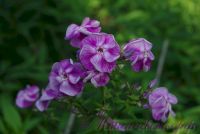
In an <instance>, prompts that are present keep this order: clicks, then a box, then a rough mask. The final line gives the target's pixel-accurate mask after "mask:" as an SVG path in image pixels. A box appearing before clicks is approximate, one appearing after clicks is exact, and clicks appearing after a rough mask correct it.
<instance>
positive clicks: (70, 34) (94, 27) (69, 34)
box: [65, 17, 101, 48]
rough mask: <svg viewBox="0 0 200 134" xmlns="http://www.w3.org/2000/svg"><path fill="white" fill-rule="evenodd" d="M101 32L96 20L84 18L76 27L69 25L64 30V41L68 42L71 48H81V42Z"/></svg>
mask: <svg viewBox="0 0 200 134" xmlns="http://www.w3.org/2000/svg"><path fill="white" fill-rule="evenodd" d="M100 31H101V27H100V22H99V21H97V20H91V19H90V18H89V17H86V18H85V19H84V20H83V22H82V24H81V25H80V26H78V25H77V24H71V25H69V27H68V28H67V30H66V35H65V39H68V40H70V44H71V45H72V46H73V47H77V48H80V47H82V42H81V41H82V40H83V39H84V38H85V37H86V36H88V35H90V34H93V33H99V32H100Z"/></svg>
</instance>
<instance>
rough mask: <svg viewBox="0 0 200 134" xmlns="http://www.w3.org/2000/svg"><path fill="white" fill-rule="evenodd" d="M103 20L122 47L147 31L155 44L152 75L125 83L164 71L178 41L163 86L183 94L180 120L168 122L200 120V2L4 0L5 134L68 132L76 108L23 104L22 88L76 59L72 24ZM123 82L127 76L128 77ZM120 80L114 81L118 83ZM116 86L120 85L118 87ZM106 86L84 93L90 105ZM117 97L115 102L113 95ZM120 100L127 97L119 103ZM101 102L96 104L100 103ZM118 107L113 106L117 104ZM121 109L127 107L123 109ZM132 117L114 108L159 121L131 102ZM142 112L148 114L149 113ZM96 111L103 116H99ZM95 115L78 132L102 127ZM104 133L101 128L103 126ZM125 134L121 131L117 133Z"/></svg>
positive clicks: (1, 111)
mask: <svg viewBox="0 0 200 134" xmlns="http://www.w3.org/2000/svg"><path fill="white" fill-rule="evenodd" d="M86 16H88V17H90V18H93V19H97V20H100V22H101V26H102V31H104V32H106V33H112V34H114V36H115V37H116V40H117V41H118V43H119V44H120V45H123V44H124V43H126V42H127V41H129V40H130V39H132V38H138V37H144V38H146V39H147V40H149V41H150V42H152V43H153V44H154V47H153V53H154V54H155V56H156V60H155V61H154V62H153V66H152V69H151V71H150V72H148V73H134V72H132V71H131V69H130V67H128V68H125V70H123V71H124V72H125V74H126V76H125V77H126V79H125V80H124V81H126V80H127V81H130V82H135V81H141V82H142V84H144V85H145V83H148V81H150V80H151V79H153V78H154V76H155V74H156V69H157V64H158V59H159V55H160V54H161V48H162V44H163V41H164V40H166V39H168V40H169V42H170V44H169V48H168V53H167V56H166V60H165V64H164V68H163V73H162V77H161V82H160V85H161V86H166V87H167V88H168V89H169V90H170V92H172V93H173V94H175V95H176V96H177V98H178V100H179V103H178V104H177V105H175V106H174V108H173V109H174V111H175V112H176V118H174V119H173V118H170V119H169V121H168V122H167V124H169V125H174V124H177V123H191V122H195V123H196V124H198V125H199V123H200V95H199V93H200V89H199V87H200V46H199V45H200V0H17V1H15V0H0V133H1V134H24V133H27V134H61V133H63V132H64V130H65V126H66V123H67V120H68V116H69V113H70V109H71V106H70V105H68V103H64V102H54V103H53V104H52V105H50V108H49V110H48V111H47V112H44V113H40V112H38V111H36V110H35V109H34V108H33V109H31V108H30V109H19V108H17V107H16V106H15V97H16V94H17V92H18V91H19V90H20V89H21V88H23V87H24V86H25V85H26V84H27V83H29V84H38V85H39V86H40V87H45V86H46V84H47V82H48V73H49V71H50V68H51V65H52V64H53V63H54V62H56V61H59V60H61V59H65V58H70V57H72V58H73V59H75V54H76V49H74V48H72V47H71V46H70V45H69V42H68V41H65V40H64V35H65V30H66V28H67V26H68V25H69V24H71V23H77V24H80V23H81V21H82V20H83V18H84V17H86ZM116 79H117V80H116V81H120V82H124V81H123V80H121V77H116ZM113 85H115V87H117V86H120V85H117V83H112V84H110V85H109V86H110V87H111V88H112V87H113ZM112 90H115V89H112ZM98 93H99V90H98V89H94V88H93V87H92V86H88V87H86V89H85V91H84V93H83V97H82V99H85V100H84V105H85V106H86V107H87V108H89V109H90V108H91V109H92V108H93V106H94V105H92V104H91V103H93V102H96V101H99V100H98V97H97V96H98ZM112 101H113V102H115V101H114V100H112ZM116 103H117V104H120V102H119V103H118V102H116ZM95 106H96V105H95ZM113 107H114V108H112V109H111V111H112V112H113V111H114V110H115V107H116V109H117V107H118V105H114V104H113ZM118 110H119V109H118ZM125 111H126V112H127V114H128V115H127V116H121V115H120V114H118V113H115V112H114V113H113V114H111V115H112V118H116V119H119V120H123V121H122V122H124V123H127V122H128V121H127V120H126V119H129V120H131V119H132V120H134V118H138V116H137V114H136V113H137V112H140V114H139V117H141V118H140V119H141V120H142V119H143V120H151V113H150V111H145V110H142V109H141V110H139V111H137V108H136V107H130V106H128V107H127V108H126V109H125ZM141 112H142V113H141ZM94 116H95V115H94ZM95 118H96V117H94V118H89V119H88V118H85V117H84V116H81V115H80V116H79V117H77V119H76V121H75V124H74V127H73V129H72V133H78V134H79V133H84V134H85V133H91V134H93V133H98V131H97V130H96V129H97V125H98V124H97V121H95ZM100 133H101V132H100ZM110 133H117V132H114V131H113V132H110ZM127 133H176V134H185V133H197V134H198V133H200V130H199V129H198V128H196V129H194V130H190V131H189V130H188V129H183V128H177V129H172V130H154V131H142V132H141V131H140V130H133V131H129V132H127Z"/></svg>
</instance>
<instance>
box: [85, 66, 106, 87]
mask: <svg viewBox="0 0 200 134" xmlns="http://www.w3.org/2000/svg"><path fill="white" fill-rule="evenodd" d="M88 80H90V81H91V83H92V84H93V85H94V86H95V87H102V86H105V85H106V84H108V82H109V80H110V78H109V74H108V73H101V72H97V71H94V70H92V71H87V75H86V77H85V78H84V82H87V81H88Z"/></svg>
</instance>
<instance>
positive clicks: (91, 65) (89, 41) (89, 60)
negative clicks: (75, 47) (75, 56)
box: [79, 34, 120, 73]
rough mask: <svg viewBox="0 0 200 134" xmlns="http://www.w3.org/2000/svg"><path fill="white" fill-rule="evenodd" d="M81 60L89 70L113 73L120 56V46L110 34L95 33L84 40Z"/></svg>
mask: <svg viewBox="0 0 200 134" xmlns="http://www.w3.org/2000/svg"><path fill="white" fill-rule="evenodd" d="M82 43H83V47H82V48H81V50H80V54H79V56H80V61H81V63H82V64H83V66H84V67H85V68H86V69H88V70H97V71H99V72H102V73H111V72H112V71H113V69H114V68H115V67H116V60H117V59H118V58H119V57H120V47H119V45H118V44H117V42H116V41H115V38H114V36H113V35H110V34H93V35H90V36H88V37H86V38H85V39H83V41H82Z"/></svg>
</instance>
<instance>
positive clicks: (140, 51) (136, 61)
mask: <svg viewBox="0 0 200 134" xmlns="http://www.w3.org/2000/svg"><path fill="white" fill-rule="evenodd" d="M151 48H152V44H151V43H150V42H149V41H147V40H146V39H144V38H139V39H136V40H131V41H130V42H129V43H127V44H126V45H125V47H124V48H123V50H124V56H125V58H126V59H128V60H130V61H131V65H132V69H133V70H134V71H136V72H139V71H141V70H144V71H148V70H149V69H150V67H151V62H152V60H154V55H153V53H152V52H151Z"/></svg>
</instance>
